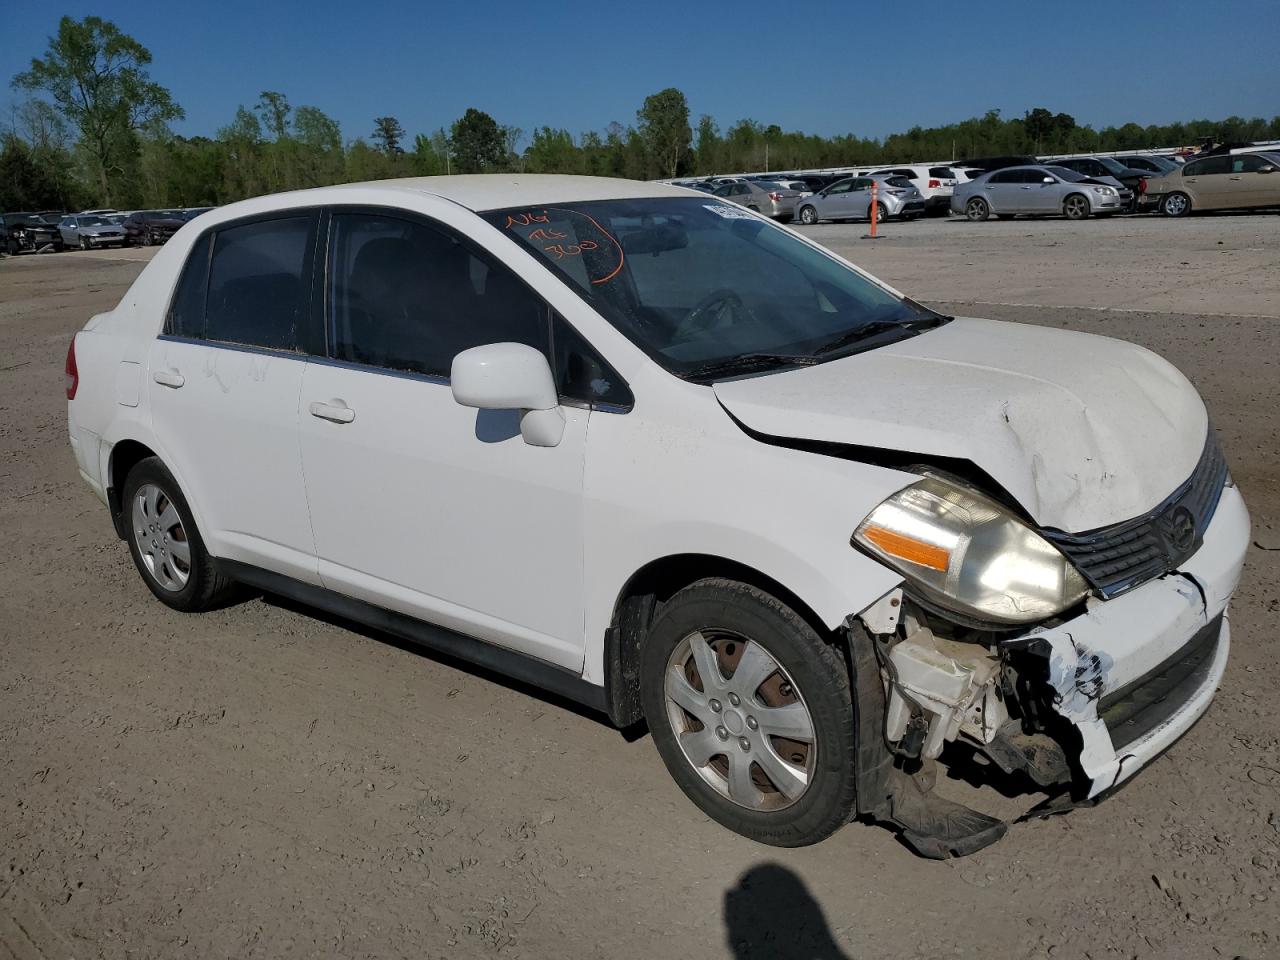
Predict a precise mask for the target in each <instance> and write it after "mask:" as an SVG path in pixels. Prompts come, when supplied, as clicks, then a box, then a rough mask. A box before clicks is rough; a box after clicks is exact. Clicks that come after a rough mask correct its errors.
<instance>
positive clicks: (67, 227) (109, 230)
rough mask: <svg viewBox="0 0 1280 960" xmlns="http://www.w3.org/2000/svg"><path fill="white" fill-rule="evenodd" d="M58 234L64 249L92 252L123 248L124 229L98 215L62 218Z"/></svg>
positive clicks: (124, 241)
mask: <svg viewBox="0 0 1280 960" xmlns="http://www.w3.org/2000/svg"><path fill="white" fill-rule="evenodd" d="M58 234H59V237H60V239H61V240H62V245H63V246H64V247H79V248H80V249H81V250H92V249H96V248H98V247H112V246H116V247H123V246H124V245H125V243H126V240H125V235H124V227H123V226H121V225H120V224H118V223H112V222H111V221H110V220H108V219H107V218H106V217H105V216H103V215H100V214H73V215H72V216H69V217H63V218H62V220H61V222H60V223H59V224H58Z"/></svg>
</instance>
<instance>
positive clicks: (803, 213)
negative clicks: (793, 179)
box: [800, 204, 818, 226]
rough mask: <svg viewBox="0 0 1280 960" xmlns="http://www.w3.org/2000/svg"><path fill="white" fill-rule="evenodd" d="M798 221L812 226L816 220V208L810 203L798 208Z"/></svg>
mask: <svg viewBox="0 0 1280 960" xmlns="http://www.w3.org/2000/svg"><path fill="white" fill-rule="evenodd" d="M800 222H801V223H803V224H807V225H809V226H812V225H813V224H815V223H817V222H818V210H817V208H816V207H814V206H812V205H811V204H806V205H805V206H803V207H801V208H800Z"/></svg>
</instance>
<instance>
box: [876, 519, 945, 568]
mask: <svg viewBox="0 0 1280 960" xmlns="http://www.w3.org/2000/svg"><path fill="white" fill-rule="evenodd" d="M862 535H863V537H865V538H866V539H867V540H869V541H870V542H871V543H873V544H875V545H876V546H877V547H879V548H880V549H881V550H883V551H884V552H885V553H887V554H889V555H890V556H894V557H897V558H898V559H899V560H906V561H908V562H909V563H915V564H919V565H920V566H922V567H928V568H929V569H930V570H940V571H943V572H945V571H946V569H947V564H948V563H949V562H950V561H951V551H949V550H945V549H943V548H942V547H939V546H935V545H934V544H932V543H926V542H925V541H923V540H917V539H916V538H915V537H908V536H907V535H906V534H903V533H898V532H896V531H894V530H886V529H885V528H884V527H877V526H867V527H865V528H864V529H863V531H862Z"/></svg>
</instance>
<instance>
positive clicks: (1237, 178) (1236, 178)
mask: <svg viewBox="0 0 1280 960" xmlns="http://www.w3.org/2000/svg"><path fill="white" fill-rule="evenodd" d="M1231 179H1232V180H1239V179H1240V178H1239V177H1232V178H1231Z"/></svg>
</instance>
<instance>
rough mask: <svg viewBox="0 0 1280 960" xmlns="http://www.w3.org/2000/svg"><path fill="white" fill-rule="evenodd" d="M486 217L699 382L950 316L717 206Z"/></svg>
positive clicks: (548, 210)
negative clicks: (720, 371) (706, 372)
mask: <svg viewBox="0 0 1280 960" xmlns="http://www.w3.org/2000/svg"><path fill="white" fill-rule="evenodd" d="M481 216H483V217H484V218H485V219H486V220H487V221H488V222H489V223H491V224H492V225H493V226H495V227H497V228H498V229H499V230H501V231H502V232H503V233H505V234H507V235H508V236H510V237H512V238H513V239H515V240H516V241H517V242H519V243H522V244H523V245H524V246H525V247H526V248H527V249H529V250H530V251H532V252H533V253H534V255H535V256H536V257H537V258H538V259H540V260H541V261H542V262H543V263H545V264H546V265H547V266H548V267H549V268H550V269H551V270H552V271H553V272H555V273H557V274H558V275H559V276H560V277H561V278H562V279H563V280H564V281H565V282H566V283H567V284H568V285H569V286H570V287H571V288H572V289H573V290H574V291H575V292H576V293H577V294H578V295H579V296H581V297H582V298H583V299H584V300H586V301H587V302H588V303H589V304H590V305H591V306H592V307H594V308H595V309H596V310H597V311H598V312H599V313H600V314H601V315H602V316H604V317H605V319H607V320H608V321H609V322H610V323H612V324H613V325H614V326H615V327H617V328H618V329H619V330H620V331H622V333H623V334H625V335H626V336H627V337H628V338H629V339H631V340H632V341H633V342H634V343H636V344H637V345H638V346H639V347H640V348H641V349H643V350H644V351H645V352H646V353H648V354H649V355H650V356H651V357H653V358H654V359H655V360H656V361H657V362H658V363H660V364H661V365H662V366H663V367H665V368H666V369H667V370H669V371H671V372H672V373H675V374H676V375H678V376H690V377H691V378H693V379H700V378H701V375H700V373H699V371H701V370H703V369H710V368H713V367H715V366H717V365H719V364H725V363H728V362H731V361H734V360H743V361H746V362H750V361H751V360H752V359H758V360H760V361H761V362H760V363H759V366H760V367H766V366H769V365H777V366H781V365H785V364H786V363H787V362H788V361H791V362H809V363H812V362H817V361H818V360H827V359H832V358H834V357H836V356H841V355H844V354H847V353H849V352H852V351H854V350H858V349H864V348H869V347H871V346H878V345H880V344H883V343H885V342H887V341H889V340H894V339H900V338H902V337H905V336H910V335H912V333H914V332H916V331H917V330H918V329H920V328H921V327H927V326H932V325H936V324H938V323H942V322H944V321H945V319H946V318H943V317H941V316H940V315H939V314H936V313H934V312H932V311H930V310H927V309H925V308H924V307H922V306H920V305H919V304H916V303H914V302H913V301H911V300H906V299H903V298H902V297H900V296H898V295H896V294H894V293H891V292H889V291H888V290H886V289H885V288H883V287H881V286H880V285H878V284H876V283H874V282H872V281H871V280H869V279H867V278H866V277H864V276H862V275H861V274H859V273H857V272H856V271H854V270H852V269H850V268H849V267H847V266H845V265H843V264H841V263H840V262H839V261H837V260H835V259H834V258H833V257H831V256H829V255H827V254H825V253H823V252H822V251H821V250H820V249H818V248H815V247H813V246H811V245H810V244H808V243H807V242H805V241H804V240H801V239H799V238H798V237H796V236H794V235H793V234H792V233H790V232H789V231H787V230H784V229H782V228H780V227H777V226H774V225H773V224H771V223H768V222H766V221H764V220H762V219H760V218H759V217H757V216H755V215H754V214H751V213H748V212H747V211H745V210H743V209H741V208H740V207H737V206H732V205H730V204H728V203H722V202H717V201H715V200H713V199H712V198H710V197H707V198H700V197H671V198H646V199H635V200H605V201H595V202H588V203H571V204H563V205H560V206H555V207H541V206H539V207H516V208H510V209H505V210H493V211H489V212H486V213H483V214H481ZM770 360H773V361H776V363H773V364H770V363H769V361H770Z"/></svg>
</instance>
